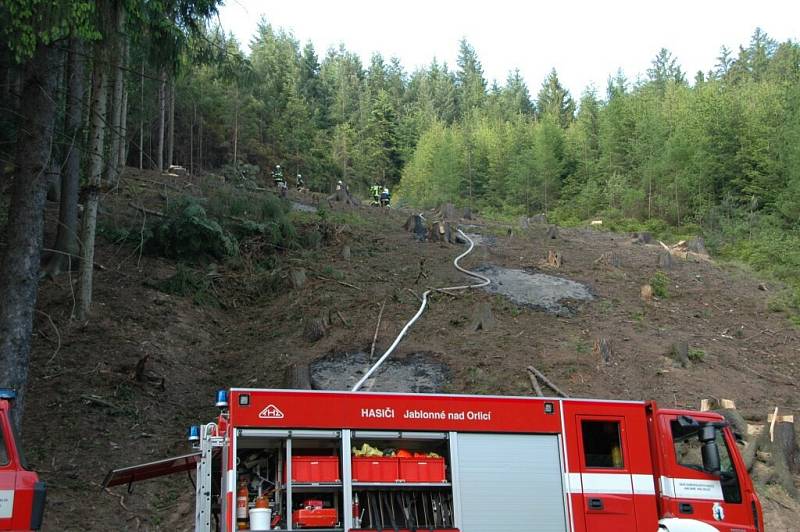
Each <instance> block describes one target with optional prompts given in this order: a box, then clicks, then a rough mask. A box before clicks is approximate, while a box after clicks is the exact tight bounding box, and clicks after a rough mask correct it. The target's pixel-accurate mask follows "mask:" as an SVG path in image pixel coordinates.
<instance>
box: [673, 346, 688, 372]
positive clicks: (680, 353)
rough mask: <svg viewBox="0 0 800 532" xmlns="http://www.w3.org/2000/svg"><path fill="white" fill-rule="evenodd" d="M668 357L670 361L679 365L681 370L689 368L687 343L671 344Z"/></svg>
mask: <svg viewBox="0 0 800 532" xmlns="http://www.w3.org/2000/svg"><path fill="white" fill-rule="evenodd" d="M669 356H670V358H671V359H672V360H674V361H675V362H677V363H678V364H680V365H681V367H682V368H688V367H689V343H688V342H684V341H678V342H675V343H674V344H672V348H671V349H670V352H669Z"/></svg>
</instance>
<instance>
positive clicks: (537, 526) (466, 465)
mask: <svg viewBox="0 0 800 532" xmlns="http://www.w3.org/2000/svg"><path fill="white" fill-rule="evenodd" d="M457 453H458V457H457V462H458V471H457V472H454V473H455V476H456V477H457V485H456V486H455V489H457V490H458V491H459V502H460V504H459V506H460V515H461V521H460V523H461V530H463V532H527V531H530V532H564V531H566V530H567V525H566V518H565V512H564V491H563V487H562V475H561V461H560V457H559V452H558V438H557V437H556V436H549V435H517V434H458V447H457Z"/></svg>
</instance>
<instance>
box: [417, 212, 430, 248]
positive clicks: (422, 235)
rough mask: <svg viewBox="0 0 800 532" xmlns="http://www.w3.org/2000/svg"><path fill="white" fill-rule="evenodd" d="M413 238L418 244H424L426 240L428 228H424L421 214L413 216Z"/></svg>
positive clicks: (423, 219)
mask: <svg viewBox="0 0 800 532" xmlns="http://www.w3.org/2000/svg"><path fill="white" fill-rule="evenodd" d="M414 238H416V239H417V240H418V241H419V242H425V240H426V239H427V238H428V228H427V227H426V226H425V218H423V217H422V215H421V214H415V215H414Z"/></svg>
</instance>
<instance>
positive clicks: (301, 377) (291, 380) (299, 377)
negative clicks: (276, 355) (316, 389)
mask: <svg viewBox="0 0 800 532" xmlns="http://www.w3.org/2000/svg"><path fill="white" fill-rule="evenodd" d="M283 387H284V388H285V389H287V390H310V389H311V370H310V368H309V367H308V364H300V363H297V362H293V363H291V364H289V365H288V366H286V371H285V372H284V374H283Z"/></svg>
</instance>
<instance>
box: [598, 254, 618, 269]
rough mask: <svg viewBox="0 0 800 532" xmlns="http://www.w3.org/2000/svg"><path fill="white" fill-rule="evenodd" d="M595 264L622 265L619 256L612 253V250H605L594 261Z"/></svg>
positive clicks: (614, 266) (615, 266)
mask: <svg viewBox="0 0 800 532" xmlns="http://www.w3.org/2000/svg"><path fill="white" fill-rule="evenodd" d="M594 263H595V264H596V265H604V266H610V267H612V268H619V267H620V266H622V260H621V259H620V258H619V255H617V254H616V253H614V252H613V251H606V252H605V253H603V254H602V255H600V257H598V258H597V260H595V261H594Z"/></svg>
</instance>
